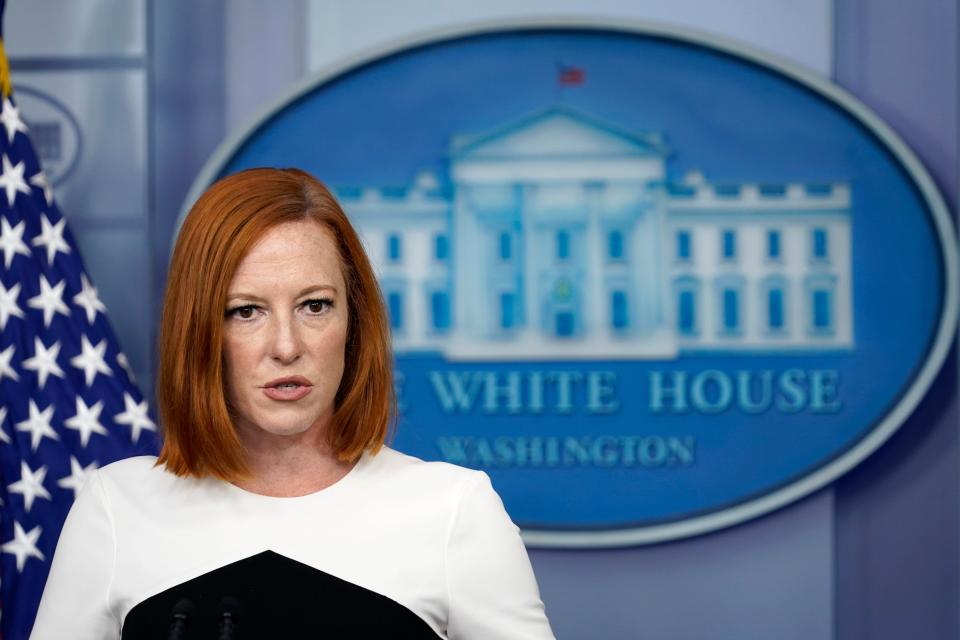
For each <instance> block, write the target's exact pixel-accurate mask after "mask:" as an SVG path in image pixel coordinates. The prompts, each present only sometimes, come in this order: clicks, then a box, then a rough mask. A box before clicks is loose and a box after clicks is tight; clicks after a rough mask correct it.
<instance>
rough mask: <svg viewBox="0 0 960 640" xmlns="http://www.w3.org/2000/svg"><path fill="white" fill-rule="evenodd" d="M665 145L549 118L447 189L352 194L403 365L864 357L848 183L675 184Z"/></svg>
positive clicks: (482, 142)
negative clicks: (813, 353) (694, 355)
mask: <svg viewBox="0 0 960 640" xmlns="http://www.w3.org/2000/svg"><path fill="white" fill-rule="evenodd" d="M668 153H669V150H668V149H667V147H666V145H665V143H664V142H663V139H662V136H660V135H659V134H656V133H653V134H643V133H634V132H630V131H624V130H621V129H619V128H617V127H616V126H613V125H611V124H609V123H605V122H600V121H598V120H596V119H594V118H592V117H589V116H586V115H583V114H581V113H577V112H573V111H571V110H569V109H566V108H562V107H555V108H551V109H548V110H546V111H543V112H540V113H538V114H535V115H532V116H529V117H527V118H524V119H522V120H520V121H518V122H514V123H510V124H508V125H507V126H504V127H502V128H499V129H497V130H495V131H492V132H488V133H485V134H481V135H471V136H458V137H455V138H454V139H453V140H452V141H451V144H450V149H449V164H448V171H447V175H444V176H440V177H438V176H436V175H432V174H429V173H422V174H420V175H419V176H418V177H417V179H416V180H415V181H414V183H413V184H412V185H409V186H407V187H403V188H396V189H391V188H382V187H366V188H342V189H338V190H337V193H338V197H339V199H340V201H341V203H342V204H343V207H344V209H345V210H346V212H347V214H348V215H349V216H350V218H351V220H352V221H353V222H354V224H355V225H356V227H357V229H358V230H359V232H360V234H361V236H362V237H363V240H364V243H365V245H366V248H367V251H368V252H369V255H370V257H371V259H372V261H373V263H374V266H375V268H376V270H377V274H378V276H379V278H380V284H381V287H382V289H383V292H384V296H385V298H386V300H387V305H388V308H389V312H390V317H391V324H392V328H393V334H394V348H395V350H396V351H397V352H399V353H404V352H413V351H428V352H440V353H442V354H443V355H444V356H445V357H446V358H448V359H452V360H458V359H470V360H475V359H495V360H523V359H529V360H542V359H578V358H590V359H616V358H627V359H637V358H653V359H671V358H676V357H678V356H679V355H682V354H683V353H685V352H692V351H698V352H700V351H710V352H728V351H729V352H735V351H754V352H773V351H783V350H823V349H849V348H852V346H853V308H852V286H851V285H852V274H851V235H850V234H851V228H850V227H851V220H850V189H849V186H848V185H847V184H844V183H831V184H820V185H806V184H793V183H791V184H781V185H768V184H763V185H759V184H752V183H747V184H713V183H710V182H708V181H707V180H706V179H705V178H704V177H703V176H702V175H701V174H699V173H697V172H691V173H688V174H687V175H686V176H685V177H684V178H683V179H682V180H680V181H678V182H671V181H670V180H669V178H668V174H667V168H666V159H667V156H668Z"/></svg>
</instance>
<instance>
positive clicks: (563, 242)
mask: <svg viewBox="0 0 960 640" xmlns="http://www.w3.org/2000/svg"><path fill="white" fill-rule="evenodd" d="M569 258H570V232H569V231H563V230H561V231H557V260H567V259H569Z"/></svg>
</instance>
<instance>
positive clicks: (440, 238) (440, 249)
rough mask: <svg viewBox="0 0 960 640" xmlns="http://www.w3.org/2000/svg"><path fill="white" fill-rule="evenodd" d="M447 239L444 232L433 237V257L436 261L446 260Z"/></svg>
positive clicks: (447, 253)
mask: <svg viewBox="0 0 960 640" xmlns="http://www.w3.org/2000/svg"><path fill="white" fill-rule="evenodd" d="M449 242H450V241H449V239H448V238H447V236H446V234H443V233H438V234H437V235H435V236H434V237H433V259H434V260H436V261H438V262H446V260H447V258H448V257H449V256H450V247H449V244H448V243H449Z"/></svg>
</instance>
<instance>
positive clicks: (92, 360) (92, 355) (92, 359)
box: [70, 336, 113, 387]
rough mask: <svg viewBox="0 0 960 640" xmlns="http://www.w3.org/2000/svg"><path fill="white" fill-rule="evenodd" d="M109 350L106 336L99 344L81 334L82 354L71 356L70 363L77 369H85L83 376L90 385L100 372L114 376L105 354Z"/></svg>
mask: <svg viewBox="0 0 960 640" xmlns="http://www.w3.org/2000/svg"><path fill="white" fill-rule="evenodd" d="M106 352H107V339H106V338H104V339H103V340H101V341H100V342H99V343H97V346H93V345H92V344H90V341H89V340H88V339H87V336H81V345H80V355H77V356H74V357H72V358H70V364H72V365H73V366H75V367H76V368H77V369H83V378H84V381H85V382H86V383H87V386H88V387H89V386H90V385H91V384H93V379H94V378H96V377H97V374H98V373H102V374H104V375H108V376H112V375H113V370H112V369H110V367H109V366H107V363H106V361H105V360H104V359H103V354H105V353H106Z"/></svg>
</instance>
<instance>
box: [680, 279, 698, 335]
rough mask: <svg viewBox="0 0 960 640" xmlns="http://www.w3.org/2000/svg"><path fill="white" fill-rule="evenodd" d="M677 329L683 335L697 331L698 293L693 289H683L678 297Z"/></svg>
mask: <svg viewBox="0 0 960 640" xmlns="http://www.w3.org/2000/svg"><path fill="white" fill-rule="evenodd" d="M677 330H678V331H679V332H680V333H681V334H682V335H692V334H694V333H696V332H697V294H696V292H695V291H694V290H693V289H682V290H681V291H680V294H679V296H678V298H677Z"/></svg>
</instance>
